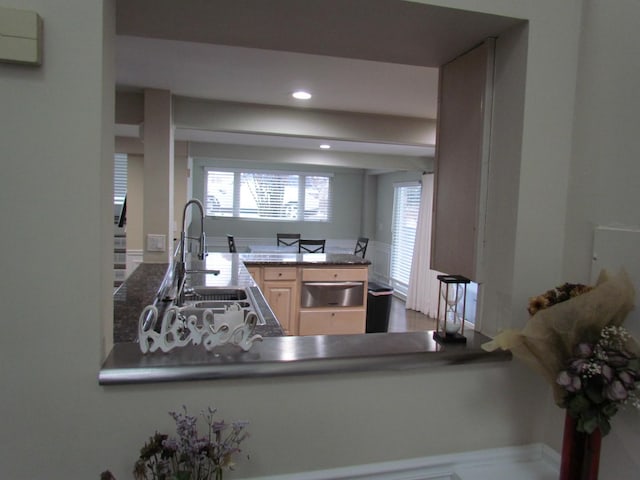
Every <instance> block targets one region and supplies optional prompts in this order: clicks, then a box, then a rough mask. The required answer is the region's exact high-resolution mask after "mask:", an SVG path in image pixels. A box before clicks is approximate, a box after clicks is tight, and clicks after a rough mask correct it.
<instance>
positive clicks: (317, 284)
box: [303, 282, 362, 288]
mask: <svg viewBox="0 0 640 480" xmlns="http://www.w3.org/2000/svg"><path fill="white" fill-rule="evenodd" d="M303 283H304V285H305V286H309V287H345V288H348V287H359V286H360V285H362V282H303Z"/></svg>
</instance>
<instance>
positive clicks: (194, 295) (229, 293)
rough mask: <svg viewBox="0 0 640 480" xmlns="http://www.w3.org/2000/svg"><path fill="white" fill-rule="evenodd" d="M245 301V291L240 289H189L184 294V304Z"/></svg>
mask: <svg viewBox="0 0 640 480" xmlns="http://www.w3.org/2000/svg"><path fill="white" fill-rule="evenodd" d="M205 300H208V301H245V302H246V301H247V291H246V289H244V288H240V287H191V288H186V289H185V292H184V301H185V303H187V302H188V303H193V302H201V301H205Z"/></svg>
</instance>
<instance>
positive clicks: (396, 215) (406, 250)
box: [391, 183, 422, 295]
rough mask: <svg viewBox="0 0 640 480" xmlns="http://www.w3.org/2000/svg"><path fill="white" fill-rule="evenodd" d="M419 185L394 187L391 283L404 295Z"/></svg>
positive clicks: (418, 206) (416, 220)
mask: <svg viewBox="0 0 640 480" xmlns="http://www.w3.org/2000/svg"><path fill="white" fill-rule="evenodd" d="M421 190H422V187H421V186H420V184H419V183H410V184H397V185H395V186H394V198H393V220H392V227H391V228H392V237H391V281H392V283H393V285H394V288H396V289H397V290H398V291H399V292H401V293H403V294H405V295H406V292H407V288H408V285H409V277H410V275H411V261H412V258H413V247H414V244H415V238H416V228H417V225H418V213H419V211H420V193H421Z"/></svg>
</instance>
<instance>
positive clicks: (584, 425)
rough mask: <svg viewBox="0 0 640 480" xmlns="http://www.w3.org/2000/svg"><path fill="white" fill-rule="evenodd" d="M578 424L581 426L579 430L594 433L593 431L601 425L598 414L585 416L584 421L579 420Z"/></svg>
mask: <svg viewBox="0 0 640 480" xmlns="http://www.w3.org/2000/svg"><path fill="white" fill-rule="evenodd" d="M580 423H581V425H580ZM578 424H579V426H580V427H581V428H579V430H581V431H583V432H585V433H593V431H594V430H595V429H596V428H598V427H599V426H600V423H599V422H598V417H597V416H591V417H588V418H585V419H584V420H583V421H582V422H578Z"/></svg>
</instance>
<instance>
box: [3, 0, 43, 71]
mask: <svg viewBox="0 0 640 480" xmlns="http://www.w3.org/2000/svg"><path fill="white" fill-rule="evenodd" d="M0 62H6V63H21V64H25V65H36V66H38V65H41V64H42V18H41V17H40V15H38V14H37V13H36V12H31V11H29V10H16V9H15V8H6V7H0Z"/></svg>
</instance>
